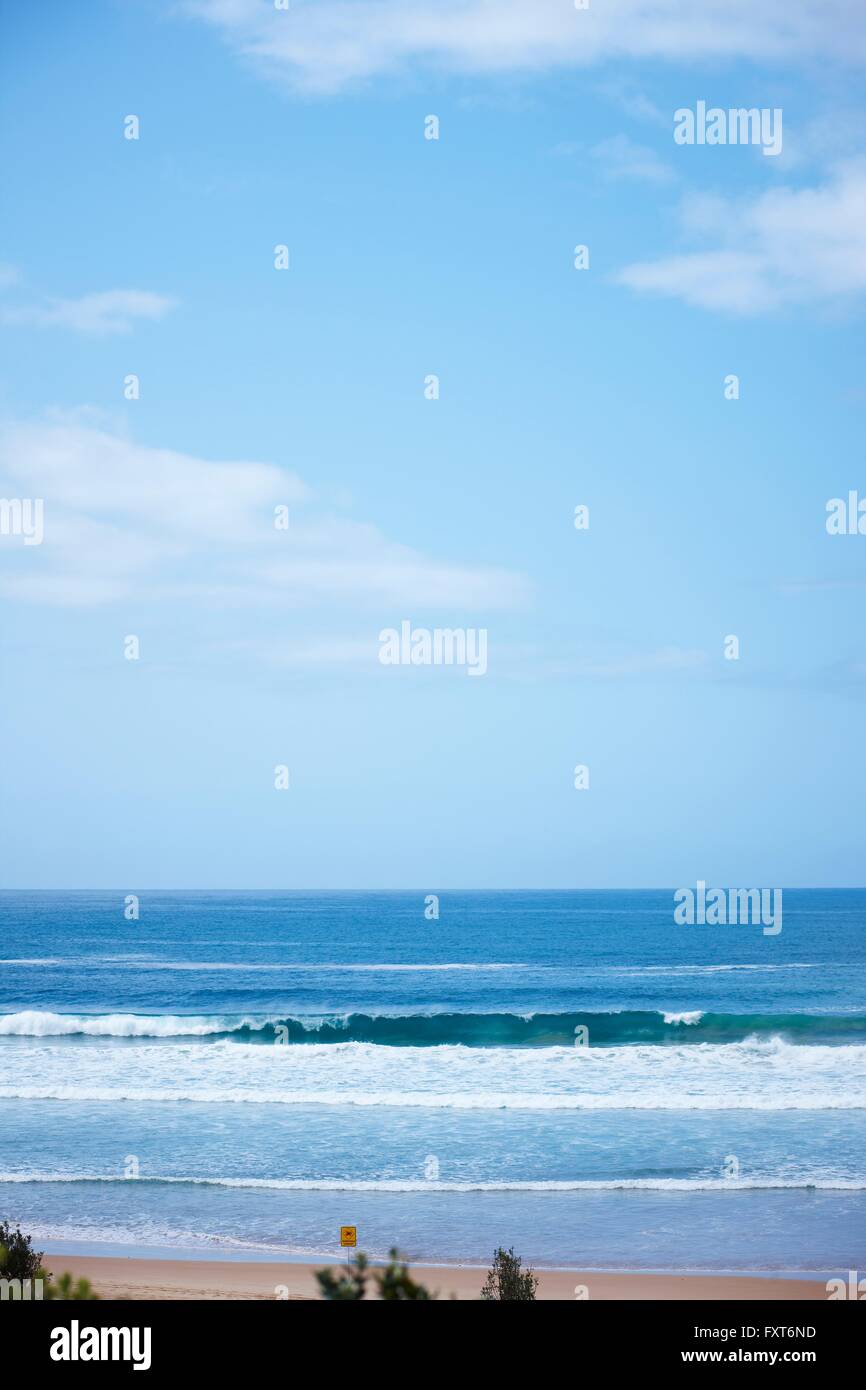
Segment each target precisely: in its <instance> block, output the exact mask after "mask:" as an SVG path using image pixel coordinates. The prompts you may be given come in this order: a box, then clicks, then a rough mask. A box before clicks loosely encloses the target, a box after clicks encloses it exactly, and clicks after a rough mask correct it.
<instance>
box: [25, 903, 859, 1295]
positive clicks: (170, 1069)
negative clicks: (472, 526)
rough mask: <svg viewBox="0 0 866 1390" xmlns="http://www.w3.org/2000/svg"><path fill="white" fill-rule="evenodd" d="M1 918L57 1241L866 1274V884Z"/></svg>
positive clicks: (31, 1121) (34, 1198)
mask: <svg viewBox="0 0 866 1390" xmlns="http://www.w3.org/2000/svg"><path fill="white" fill-rule="evenodd" d="M426 892H427V890H424V891H419V892H400V893H324V892H317V893H298V892H294V893H277V892H267V893H265V892H250V893H223V892H220V893H217V892H207V893H205V892H202V893H160V892H148V893H143V894H142V895H141V898H140V916H139V917H138V919H137V920H135V919H134V920H127V918H126V916H125V915H124V898H125V894H124V893H121V892H117V893H107V892H99V893H8V892H7V893H2V894H0V923H2V925H0V956H2V960H0V1216H2V1217H6V1218H11V1219H13V1220H19V1221H20V1222H21V1223H22V1225H23V1226H24V1227H25V1228H26V1229H27V1230H29V1231H31V1232H32V1233H33V1234H34V1235H36V1237H37V1238H38V1239H39V1240H40V1241H41V1242H43V1243H44V1244H46V1245H48V1247H49V1248H55V1249H62V1248H63V1247H64V1246H66V1247H71V1246H72V1245H73V1244H74V1245H75V1247H76V1248H79V1249H81V1248H87V1249H90V1250H92V1251H94V1252H98V1251H99V1250H106V1251H107V1250H109V1249H112V1248H117V1247H123V1248H125V1249H130V1248H132V1249H141V1250H144V1249H148V1250H149V1251H151V1252H153V1251H154V1250H163V1251H164V1252H165V1253H166V1254H168V1253H177V1254H180V1253H189V1252H199V1253H202V1254H208V1253H209V1254H211V1255H215V1254H220V1253H226V1254H227V1253H243V1252H248V1253H250V1254H258V1255H261V1256H268V1257H270V1258H278V1257H282V1256H285V1257H287V1258H290V1257H292V1256H299V1257H300V1256H304V1255H310V1254H316V1255H319V1254H321V1255H327V1254H332V1253H334V1250H335V1246H336V1243H337V1231H338V1228H339V1226H340V1225H341V1224H356V1225H358V1226H359V1228H360V1240H361V1244H362V1246H363V1248H364V1249H366V1250H367V1251H368V1252H369V1253H370V1254H371V1255H373V1256H379V1255H382V1254H384V1253H385V1252H386V1251H387V1250H388V1248H389V1247H390V1246H391V1245H393V1244H397V1245H399V1247H400V1248H401V1249H402V1250H403V1251H404V1252H405V1253H406V1254H407V1255H409V1256H410V1257H411V1258H413V1259H416V1260H420V1259H426V1260H431V1261H443V1262H447V1261H464V1260H465V1261H476V1260H477V1261H486V1260H487V1259H488V1258H489V1257H490V1255H491V1254H492V1251H493V1249H494V1248H495V1247H496V1246H498V1245H505V1246H508V1245H514V1246H515V1248H516V1249H518V1250H519V1251H520V1253H521V1254H522V1255H523V1256H524V1257H525V1258H526V1259H529V1260H532V1261H533V1262H535V1263H536V1264H538V1265H541V1266H543V1265H570V1266H575V1267H581V1268H608V1269H615V1268H646V1269H676V1270H686V1269H713V1268H716V1269H744V1270H745V1269H749V1270H787V1271H794V1270H820V1271H827V1270H836V1269H838V1270H840V1271H842V1270H848V1269H852V1268H855V1269H862V1268H863V1266H864V1264H866V1248H864V1246H866V1240H864V1235H866V1144H864V1139H866V932H864V920H866V891H863V890H844V891H843V890H839V891H829V890H822V891H818V890H815V891H810V890H786V891H785V893H784V915H783V929H782V931H781V932H780V933H779V934H778V935H775V936H769V935H764V933H763V932H762V930H761V927H760V925H757V926H752V925H750V926H726V927H721V926H712V927H711V926H682V925H677V924H676V923H675V921H674V916H673V895H672V893H671V892H662V891H648V892H489V893H482V892H475V893H452V892H448V893H443V894H441V895H440V911H439V917H438V919H433V920H430V919H428V916H426V915H425V899H426Z"/></svg>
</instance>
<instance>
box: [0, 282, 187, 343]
mask: <svg viewBox="0 0 866 1390" xmlns="http://www.w3.org/2000/svg"><path fill="white" fill-rule="evenodd" d="M174 304H175V301H174V300H173V299H170V298H169V297H168V296H167V295H164V294H153V293H152V292H151V291H150V290H103V291H101V292H99V293H96V294H85V295H81V296H80V297H79V298H78V299H49V300H46V301H45V302H44V303H42V304H24V305H20V306H17V307H15V308H11V309H4V311H3V315H2V317H3V321H4V323H8V324H32V325H35V326H36V327H40V328H42V327H45V328H70V329H72V330H73V332H75V333H92V334H96V335H106V334H110V333H129V331H130V330H131V329H132V327H133V325H134V323H135V321H136V319H151V320H153V319H161V318H164V317H165V315H166V314H167V313H168V312H169V310H170V309H173V308H174Z"/></svg>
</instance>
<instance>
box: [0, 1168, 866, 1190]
mask: <svg viewBox="0 0 866 1390" xmlns="http://www.w3.org/2000/svg"><path fill="white" fill-rule="evenodd" d="M0 1183H14V1184H23V1183H52V1184H55V1185H62V1184H73V1183H74V1184H85V1183H89V1184H101V1183H115V1184H116V1183H121V1184H124V1185H126V1186H128V1187H138V1188H141V1187H160V1186H171V1187H184V1186H189V1187H233V1188H241V1189H245V1188H246V1189H250V1190H263V1191H273V1192H618V1191H634V1192H726V1191H727V1192H730V1191H750V1192H764V1191H774V1190H785V1191H801V1192H806V1191H812V1190H815V1191H823V1192H863V1191H866V1182H864V1181H862V1180H861V1179H858V1178H834V1177H815V1178H810V1177H798V1178H777V1177H773V1176H770V1175H768V1176H765V1177H756V1178H719V1177H705V1178H598V1179H595V1178H576V1179H558V1178H539V1179H528V1180H525V1181H524V1180H520V1179H517V1178H514V1179H511V1180H508V1181H484V1180H481V1179H479V1180H471V1179H470V1180H468V1181H465V1182H443V1181H442V1180H441V1179H436V1180H430V1181H428V1180H427V1179H425V1178H405V1179H404V1178H370V1179H364V1178H198V1177H168V1176H161V1177H154V1176H148V1177H138V1178H125V1177H120V1176H118V1175H117V1174H113V1173H108V1174H103V1173H0Z"/></svg>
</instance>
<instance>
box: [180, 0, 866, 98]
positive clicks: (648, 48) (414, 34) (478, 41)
mask: <svg viewBox="0 0 866 1390" xmlns="http://www.w3.org/2000/svg"><path fill="white" fill-rule="evenodd" d="M186 9H187V11H188V12H189V13H191V14H193V15H196V16H198V17H199V18H201V19H203V20H206V21H207V22H209V23H211V24H213V25H216V26H217V27H218V28H219V29H220V30H221V31H222V32H223V34H224V35H225V37H226V38H227V39H228V41H229V42H230V43H231V44H232V46H233V47H234V48H236V49H237V51H238V52H239V53H241V54H242V55H243V56H245V57H246V58H248V59H250V60H252V61H254V62H256V63H258V64H260V65H261V66H262V68H263V70H264V71H265V72H266V73H268V74H269V75H272V76H276V77H281V78H285V79H287V80H288V81H289V82H290V83H291V84H292V85H294V86H296V87H298V88H302V89H306V90H310V91H319V92H328V91H335V90H337V89H339V88H340V87H342V86H344V85H345V84H346V83H350V82H353V81H356V80H357V79H362V78H367V77H370V76H372V75H374V74H377V73H383V72H392V71H395V70H399V69H401V68H404V67H406V66H408V65H411V64H414V63H421V64H423V65H425V66H428V67H429V66H438V67H446V68H449V69H451V70H457V71H462V72H473V73H478V72H497V71H499V72H519V71H523V72H532V71H541V70H545V69H550V68H562V67H574V66H587V65H589V64H593V63H600V62H605V61H608V60H610V59H614V58H615V59H625V58H636V59H641V58H654V59H660V60H664V59H670V60H676V61H681V62H684V61H692V60H695V59H698V58H744V59H750V60H758V59H763V60H768V61H774V60H786V61H790V60H792V59H798V58H804V59H808V60H809V61H812V60H814V58H816V57H827V56H832V57H834V58H838V59H841V60H844V61H848V62H862V61H864V60H866V11H864V9H863V7H862V5H861V4H860V0H823V3H822V4H821V5H816V4H815V3H814V0H761V4H759V5H756V4H755V0H700V4H696V3H695V0H603V2H602V0H598V2H597V0H593V3H592V4H591V5H590V6H589V8H588V9H586V10H578V9H576V8H575V6H574V5H573V4H571V3H570V0H438V3H437V4H435V5H431V4H429V0H351V3H349V2H348V0H293V3H292V5H291V9H290V10H288V11H285V10H277V9H276V8H275V7H274V4H273V0H186Z"/></svg>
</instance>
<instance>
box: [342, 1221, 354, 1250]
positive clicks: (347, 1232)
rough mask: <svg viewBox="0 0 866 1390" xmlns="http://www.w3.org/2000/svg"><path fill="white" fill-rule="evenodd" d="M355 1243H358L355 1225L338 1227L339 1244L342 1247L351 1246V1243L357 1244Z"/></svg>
mask: <svg viewBox="0 0 866 1390" xmlns="http://www.w3.org/2000/svg"><path fill="white" fill-rule="evenodd" d="M357 1244H358V1228H357V1226H341V1227H340V1245H341V1246H343V1247H345V1246H347V1245H349V1246H353V1245H357Z"/></svg>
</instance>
